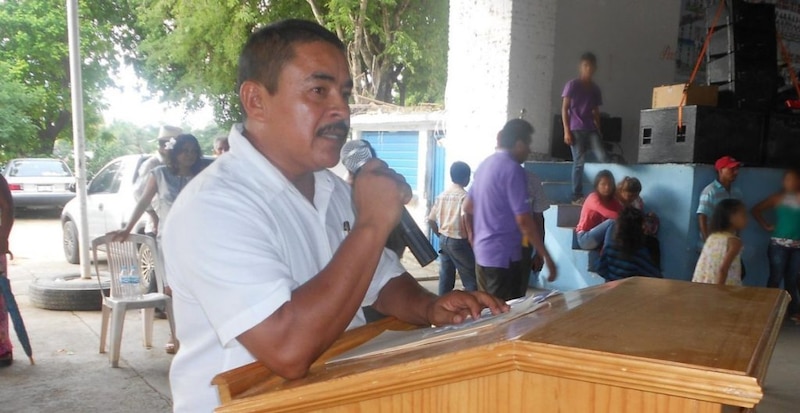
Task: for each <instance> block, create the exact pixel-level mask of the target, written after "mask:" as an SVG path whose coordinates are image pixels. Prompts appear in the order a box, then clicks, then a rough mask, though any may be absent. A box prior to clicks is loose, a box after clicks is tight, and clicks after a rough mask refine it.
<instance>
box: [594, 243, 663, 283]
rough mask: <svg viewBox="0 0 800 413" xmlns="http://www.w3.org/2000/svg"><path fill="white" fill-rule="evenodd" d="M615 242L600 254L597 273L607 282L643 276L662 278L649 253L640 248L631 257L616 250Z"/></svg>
mask: <svg viewBox="0 0 800 413" xmlns="http://www.w3.org/2000/svg"><path fill="white" fill-rule="evenodd" d="M615 244H616V243H615V242H611V243H610V245H606V246H605V247H604V248H603V252H602V253H601V254H600V262H599V264H598V266H597V273H598V274H599V275H600V276H601V277H603V278H605V279H606V280H608V281H614V280H621V279H623V278H629V277H636V276H643V277H656V278H662V276H661V270H659V269H658V267H656V266H655V264H653V259H652V258H651V256H650V251H649V250H648V249H647V248H645V247H642V248H640V249H639V250H638V251H636V252H635V253H633V254H631V255H627V254H625V253H624V252H623V251H622V250H621V249H619V248H617V246H616V245H615Z"/></svg>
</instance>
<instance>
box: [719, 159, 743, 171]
mask: <svg viewBox="0 0 800 413" xmlns="http://www.w3.org/2000/svg"><path fill="white" fill-rule="evenodd" d="M740 166H742V163H741V162H739V161H737V160H736V159H735V158H734V157H732V156H723V157H722V158H719V159H717V162H715V163H714V169H716V170H717V171H721V170H723V169H725V168H738V167H740Z"/></svg>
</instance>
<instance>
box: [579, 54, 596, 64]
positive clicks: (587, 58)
mask: <svg viewBox="0 0 800 413" xmlns="http://www.w3.org/2000/svg"><path fill="white" fill-rule="evenodd" d="M581 62H587V63H589V64H591V65H592V66H597V56H595V55H594V53H592V52H586V53H584V54H582V55H581Z"/></svg>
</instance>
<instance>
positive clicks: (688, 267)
mask: <svg viewBox="0 0 800 413" xmlns="http://www.w3.org/2000/svg"><path fill="white" fill-rule="evenodd" d="M526 167H527V168H528V169H530V170H532V171H534V172H537V173H539V174H540V175H541V176H542V177H543V179H544V180H545V181H554V180H556V179H559V178H557V177H564V178H561V179H559V180H560V181H561V182H564V181H566V180H568V176H569V173H570V168H571V165H570V164H569V163H528V164H527V165H526ZM602 169H609V170H610V171H611V172H612V173H614V176H615V177H616V178H617V180H618V181H619V180H621V179H622V178H623V177H625V176H635V177H637V178H639V179H640V180H641V181H642V186H643V191H642V198H643V199H644V201H645V207H646V209H647V211H652V212H655V213H656V214H658V216H659V218H660V220H661V228H660V231H659V234H658V237H659V240H660V241H661V253H662V254H661V255H662V267H663V270H664V275H665V276H666V277H668V278H672V279H681V280H690V279H691V277H692V273H693V272H694V266H695V264H696V262H697V257H698V256H699V251H700V248H701V244H700V236H699V229H698V223H697V215H696V211H697V203H698V199H699V197H700V192H701V191H702V189H703V188H704V187H705V186H706V185H708V184H709V183H710V182H712V181H713V180H714V178H715V176H716V173H715V172H714V168H713V167H711V166H708V165H687V164H681V165H678V164H664V165H612V164H587V165H586V169H585V180H584V181H585V184H584V187H585V191H587V192H588V191H590V190H591V180H592V178H593V177H594V175H595V174H596V173H597V172H599V171H600V170H602ZM782 174H783V171H781V170H777V169H768V168H742V170H741V171H740V173H739V179H738V180H737V182H736V185H737V186H738V187H739V188H740V189H741V190H742V192H743V193H744V196H745V199H744V202H745V204H746V205H747V206H748V208H752V207H753V206H754V205H755V204H756V203H758V202H759V201H761V200H762V199H764V198H765V197H767V196H769V195H770V194H772V193H774V192H775V191H777V190H779V189H780V183H781V177H782ZM560 192H565V193H566V194H568V193H569V192H568V191H559V193H560ZM551 196H552V195H551ZM553 201H555V202H565V201H566V200H563V199H554V200H553ZM555 224H556V223H555V219H550V220H548V221H547V224H546V225H547V231H548V232H550V231H554V232H557V231H558V228H556V227H555ZM742 236H743V241H744V244H745V251H744V253H743V258H744V261H745V265H746V267H747V278H746V279H745V284H746V285H750V286H765V285H766V281H767V277H768V271H769V267H768V262H767V256H766V249H767V245H768V243H769V234H767V233H766V232H765V231H763V230H762V229H761V228H760V227H759V226H758V225H757V224H756V223H755V221H753V220H751V222H750V225H749V226H748V228H747V229H746V230H745V231H744V233H743V234H742ZM562 242H563V243H566V242H567V240H566V239H564V240H563V241H561V242H560V243H562ZM569 242H571V240H569ZM562 247H563V248H564V249H566V248H567V247H570V246H568V245H564V246H562ZM583 271H585V269H583ZM565 276H566V277H572V278H575V280H574V281H570V280H568V279H565V280H563V281H562V282H561V283H559V284H562V285H561V286H560V287H559V288H562V289H566V288H567V287H570V286H572V288H580V287H581V286H582V284H584V283H585V280H586V279H588V278H590V277H588V276H586V275H585V274H584V275H581V276H580V277H578V276H575V275H572V276H571V275H569V274H565Z"/></svg>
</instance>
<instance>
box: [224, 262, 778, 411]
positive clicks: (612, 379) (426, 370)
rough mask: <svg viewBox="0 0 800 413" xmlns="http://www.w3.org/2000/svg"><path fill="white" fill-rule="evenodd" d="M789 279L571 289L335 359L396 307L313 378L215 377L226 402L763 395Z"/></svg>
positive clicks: (421, 407)
mask: <svg viewBox="0 0 800 413" xmlns="http://www.w3.org/2000/svg"><path fill="white" fill-rule="evenodd" d="M788 300H789V298H788V295H787V294H785V293H783V292H782V291H779V290H777V289H764V288H747V287H725V286H714V285H702V284H693V283H689V282H683V281H672V280H661V279H651V278H631V279H627V280H623V281H618V282H613V283H608V284H605V285H601V286H597V287H592V288H588V289H585V290H580V291H574V292H568V293H565V294H564V295H562V296H558V297H554V298H552V299H550V302H551V304H552V305H550V306H549V307H547V308H544V309H541V310H539V311H537V312H535V313H533V314H531V315H529V316H525V317H522V318H518V319H516V320H513V321H511V322H508V323H505V324H502V325H499V326H496V327H493V328H490V329H485V330H483V331H481V332H480V333H479V334H477V335H475V336H470V337H466V338H462V339H458V340H454V341H449V342H444V343H438V344H435V345H430V346H425V347H422V348H417V349H413V350H408V351H405V352H401V353H391V354H386V355H383V356H376V357H372V358H365V359H359V360H351V361H346V362H341V363H336V364H330V365H326V364H324V362H325V361H326V360H329V359H331V358H333V357H335V356H336V355H338V354H341V353H342V352H344V351H347V350H349V349H351V348H353V347H355V346H357V345H359V344H361V343H363V342H366V341H368V340H369V339H371V338H372V337H375V336H376V335H377V334H379V333H380V332H382V331H385V330H387V329H389V330H398V329H409V328H412V327H411V326H409V325H406V324H404V323H401V322H399V321H397V320H394V319H386V320H382V321H379V322H377V323H372V324H370V325H367V326H365V327H362V328H360V329H356V330H353V331H350V332H347V333H345V334H344V335H343V336H342V338H341V339H340V340H339V341H338V342H337V343H336V344H335V345H334V347H333V348H331V349H330V350H329V351H328V352H326V353H325V354H324V355H323V356H322V357H321V358H320V360H319V361H318V362H317V363H316V364H315V365H314V366H313V367H312V369H311V371H310V372H309V375H308V376H307V377H306V378H304V379H300V380H294V381H286V380H283V379H281V378H280V377H276V376H274V375H272V374H271V373H270V372H269V371H268V370H267V369H266V368H265V367H263V366H262V365H261V364H259V363H253V364H250V365H247V366H243V367H240V368H238V369H235V370H231V371H229V372H226V373H223V374H221V375H219V376H217V377H216V378H215V379H214V384H216V385H217V386H218V388H219V392H220V398H221V400H222V405H221V406H220V407H219V408H218V409H217V411H218V412H225V413H233V412H308V411H318V412H348V413H349V412H369V413H373V412H376V413H389V412H391V413H395V412H415V413H416V412H458V413H462V412H475V413H484V412H497V413H503V412H521V411H536V412H569V413H579V412H597V413H620V412H636V413H639V412H657V413H662V412H663V413H668V412H697V413H706V412H708V413H711V412H720V411H721V410H722V406H723V405H731V406H740V407H744V408H751V407H754V406H755V405H756V404H757V403H758V402H759V401H760V400H761V398H762V397H763V392H762V381H763V378H764V376H765V374H766V368H767V366H768V364H769V360H770V358H771V357H772V351H773V349H774V347H775V341H776V339H777V334H778V331H779V328H780V325H781V322H782V320H783V315H784V311H785V309H786V305H787V303H788Z"/></svg>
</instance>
